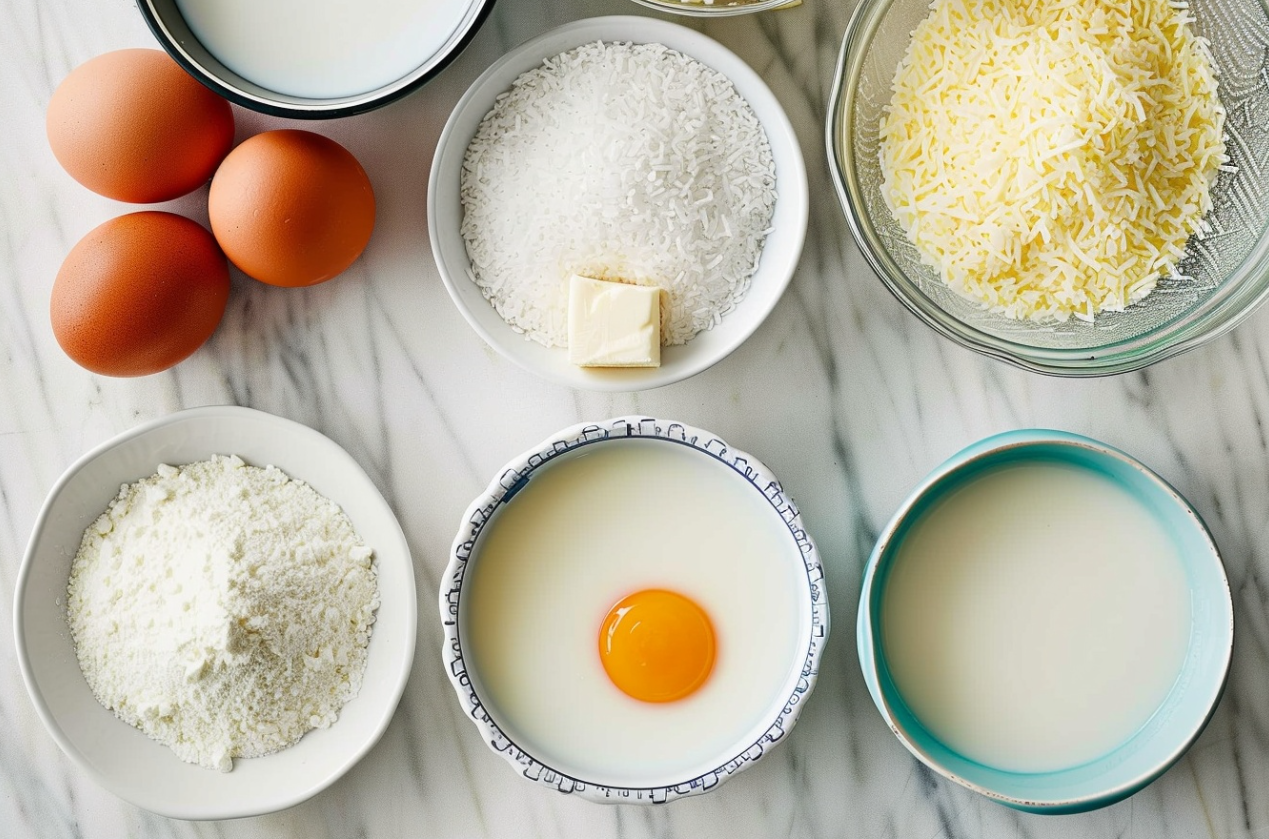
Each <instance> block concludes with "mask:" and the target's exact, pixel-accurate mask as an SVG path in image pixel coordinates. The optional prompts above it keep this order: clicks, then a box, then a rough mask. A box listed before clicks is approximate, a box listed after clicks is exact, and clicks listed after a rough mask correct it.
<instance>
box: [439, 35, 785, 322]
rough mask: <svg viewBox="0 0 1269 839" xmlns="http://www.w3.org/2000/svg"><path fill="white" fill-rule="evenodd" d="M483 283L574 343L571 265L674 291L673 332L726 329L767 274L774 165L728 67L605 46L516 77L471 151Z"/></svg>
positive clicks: (471, 212)
mask: <svg viewBox="0 0 1269 839" xmlns="http://www.w3.org/2000/svg"><path fill="white" fill-rule="evenodd" d="M460 195H461V198H462V204H463V211H464V214H463V223H462V234H463V238H464V240H465V242H466V245H467V254H468V257H469V258H470V260H471V264H472V271H471V279H472V280H473V281H474V282H475V283H476V284H477V285H478V286H480V288H481V290H482V292H483V293H484V295H485V297H486V298H487V299H488V300H489V301H490V302H491V303H492V304H493V306H494V308H495V309H496V310H497V311H498V313H499V314H500V315H501V316H502V317H503V319H504V320H506V321H507V322H508V323H509V324H511V325H512V326H513V327H514V328H515V329H517V330H518V331H521V332H523V333H524V334H525V335H526V336H527V337H529V338H531V339H533V340H535V341H538V342H539V343H542V344H545V345H546V346H557V347H562V346H566V345H567V341H568V329H567V313H568V285H569V284H568V280H569V277H571V276H572V275H573V274H580V275H582V276H588V277H594V278H596V279H615V280H620V281H623V282H629V283H634V284H637V285H655V286H659V287H660V288H662V289H664V290H665V291H666V292H667V294H666V295H664V303H663V311H662V330H661V341H662V343H663V344H667V345H669V344H682V343H684V342H686V341H688V340H690V339H691V338H692V337H693V336H694V335H696V334H697V333H698V332H700V331H701V330H702V329H708V328H710V327H711V326H714V325H716V324H718V323H719V322H720V321H721V319H722V317H723V316H724V315H726V314H727V313H728V312H730V311H731V310H732V308H733V307H734V306H735V305H736V304H737V303H738V302H739V301H740V299H741V298H742V297H743V296H744V294H745V292H746V290H747V289H748V288H749V282H750V279H751V278H752V276H753V273H754V271H756V270H757V267H758V260H759V257H760V256H761V252H762V243H763V240H764V239H765V237H766V235H767V233H768V232H769V228H770V225H771V219H772V214H773V213H774V209H775V199H776V193H775V165H774V162H773V159H772V156H771V147H770V144H769V143H768V141H767V135H766V132H765V131H764V130H763V128H762V125H761V124H760V123H759V122H758V118H757V115H756V114H754V112H753V109H752V108H751V107H750V106H749V103H747V102H746V101H745V100H744V99H743V98H742V97H741V96H740V94H739V93H737V91H736V89H735V87H733V86H732V84H731V82H730V81H729V80H728V79H727V77H726V76H724V75H722V74H721V73H719V72H717V71H716V70H713V69H711V68H709V67H706V66H705V65H704V64H702V63H700V62H699V61H696V60H695V59H693V58H689V57H687V56H684V55H682V54H680V53H678V52H675V51H674V50H671V49H669V48H668V47H665V46H663V45H661V44H627V43H594V44H588V45H585V46H582V47H579V48H577V49H574V50H570V51H568V52H565V53H562V54H561V55H558V56H555V57H554V58H549V59H547V60H546V61H545V62H543V64H542V65H541V66H540V67H537V68H535V69H533V70H530V71H528V72H527V73H524V74H523V75H521V76H520V77H519V78H518V79H516V81H515V83H514V85H513V87H512V88H511V90H510V91H508V92H507V93H504V94H502V95H501V96H500V97H499V98H498V100H497V101H496V103H495V104H494V107H493V109H492V110H491V111H490V112H489V114H488V115H486V116H485V118H484V120H483V121H482V122H481V124H480V127H479V128H478V129H477V132H476V136H475V137H474V138H473V139H472V141H471V144H470V145H469V146H468V147H467V153H466V155H465V157H464V160H463V170H462V175H461V184H460Z"/></svg>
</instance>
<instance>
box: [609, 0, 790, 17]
mask: <svg viewBox="0 0 1269 839" xmlns="http://www.w3.org/2000/svg"><path fill="white" fill-rule="evenodd" d="M634 2H635V3H638V4H639V5H640V6H644V7H645V8H649V9H656V10H657V11H658V12H669V13H670V14H672V15H683V16H684V17H734V16H736V15H750V14H753V13H754V12H765V11H767V10H768V9H779V8H782V7H784V6H789V7H790V8H794V7H796V6H798V5H800V2H801V0H749V2H745V0H740V2H736V0H728V2H724V3H723V4H721V5H713V4H710V5H706V4H705V3H703V2H701V1H700V0H696V2H689V0H634Z"/></svg>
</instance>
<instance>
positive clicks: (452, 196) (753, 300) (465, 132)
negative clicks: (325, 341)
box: [427, 17, 808, 391]
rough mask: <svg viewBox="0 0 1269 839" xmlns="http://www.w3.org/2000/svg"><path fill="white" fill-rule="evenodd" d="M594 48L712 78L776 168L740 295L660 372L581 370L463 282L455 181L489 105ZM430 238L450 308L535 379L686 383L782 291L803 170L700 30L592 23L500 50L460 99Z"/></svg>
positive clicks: (795, 238) (432, 194)
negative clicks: (633, 52) (759, 240)
mask: <svg viewBox="0 0 1269 839" xmlns="http://www.w3.org/2000/svg"><path fill="white" fill-rule="evenodd" d="M595 41H628V42H634V43H661V44H664V45H666V46H667V47H670V48H671V49H674V50H677V51H679V52H681V53H683V54H684V55H687V56H690V57H691V58H695V59H696V60H698V61H700V62H702V63H703V64H706V65H708V66H709V67H712V68H713V69H715V70H717V71H719V72H720V73H722V74H723V75H725V76H726V77H727V78H729V79H730V80H731V82H732V84H734V85H735V87H736V90H737V91H738V92H739V93H740V95H741V96H743V97H744V98H745V100H746V101H747V102H748V103H749V105H750V106H751V107H752V108H753V110H754V113H756V114H757V115H758V119H759V121H761V123H762V126H763V128H764V129H765V130H766V132H767V139H768V140H769V142H770V144H771V153H772V157H773V158H774V161H775V167H776V191H777V193H778V197H777V199H776V206H775V217H774V218H773V219H772V232H771V234H770V235H768V236H767V239H766V242H765V244H764V246H763V251H762V260H761V262H760V264H759V266H758V270H757V272H756V273H755V274H754V276H753V282H752V285H751V287H750V289H749V292H748V294H747V295H746V296H745V298H744V300H742V301H741V302H740V303H739V305H737V306H736V308H735V310H733V311H732V312H731V313H730V314H728V315H727V316H725V317H724V318H723V320H722V323H720V324H719V325H718V326H716V327H714V328H713V329H709V330H705V331H703V332H701V333H700V334H699V335H697V336H696V337H695V338H693V339H692V340H691V341H688V342H687V343H686V344H683V345H680V346H675V347H665V348H664V349H663V351H662V354H661V366H660V367H657V368H640V369H625V370H622V369H599V368H589V369H587V368H581V367H575V366H573V365H572V364H569V361H568V352H567V350H564V349H560V348H547V347H544V346H542V345H540V344H538V343H536V342H534V341H530V340H528V339H526V338H525V337H524V336H523V335H520V334H518V333H516V332H515V331H514V330H513V329H512V328H511V327H510V326H508V325H507V323H506V322H505V321H504V320H503V319H502V317H501V316H500V315H499V314H498V313H497V312H496V311H495V310H494V308H493V306H491V305H490V304H489V302H488V301H487V300H485V298H484V297H483V296H482V295H481V291H480V288H478V287H477V286H476V284H475V283H473V282H472V281H471V280H470V279H469V277H468V270H469V269H470V267H471V263H470V261H469V260H468V258H467V249H466V246H465V245H464V243H463V237H462V234H461V232H460V226H461V225H462V220H463V208H462V202H461V200H460V199H459V175H460V173H461V171H462V165H463V155H464V154H465V153H466V151H467V146H468V144H469V143H470V142H471V139H472V137H474V136H475V135H476V129H477V127H478V126H479V125H480V121H481V120H482V119H484V117H485V114H487V113H488V112H489V110H490V108H492V107H493V104H494V100H495V99H496V98H497V97H498V96H499V95H500V94H502V93H504V92H506V91H507V90H509V89H510V88H511V85H512V83H513V82H514V81H515V79H516V78H517V77H518V76H519V75H520V74H521V73H524V72H526V71H528V70H531V69H533V68H534V67H537V66H538V65H540V64H541V63H542V61H543V60H545V59H547V58H550V57H552V56H555V55H558V54H560V53H561V52H564V51H566V50H570V49H573V48H575V47H579V46H582V45H584V44H587V43H593V42H595ZM427 215H428V231H429V233H430V234H431V239H432V254H433V256H434V257H435V259H436V265H437V268H438V269H439V270H440V274H441V279H442V280H443V281H444V283H445V288H446V289H447V290H448V291H449V294H450V297H452V298H453V300H454V303H455V305H457V306H458V310H459V311H460V312H462V315H463V317H464V318H466V319H467V322H468V323H469V324H471V326H472V328H473V329H475V330H476V333H477V334H478V335H480V337H481V338H483V339H485V341H486V342H487V343H488V344H489V345H490V346H492V347H493V348H494V349H495V350H497V351H498V352H499V353H501V354H502V355H504V356H506V357H507V358H509V359H510V360H512V361H514V362H515V363H516V364H518V365H520V366H521V367H523V368H525V369H526V370H529V371H531V372H533V373H537V374H538V375H540V376H542V377H544V378H546V379H550V380H551V381H554V382H557V383H559V384H563V385H567V386H569V387H574V388H579V389H582V390H602V391H633V390H646V389H649V388H655V387H661V386H663V385H668V384H671V383H673V382H677V381H680V380H682V379H686V378H687V377H688V376H692V375H695V374H696V373H699V372H701V371H702V370H705V369H707V368H708V367H710V366H712V365H714V364H716V363H717V362H719V361H721V360H722V359H723V358H726V357H727V355H728V354H730V353H731V352H732V351H733V350H735V349H736V347H738V346H740V345H741V344H742V343H743V342H744V340H745V339H746V338H748V337H749V336H750V335H751V334H753V332H754V330H755V329H757V328H758V326H759V325H760V324H761V323H762V322H763V320H765V319H766V317H767V315H768V314H769V313H770V312H771V310H772V309H773V308H775V305H776V303H777V302H778V301H779V300H780V295H781V294H783V293H784V289H785V287H786V286H787V285H788V284H789V280H790V279H791V278H792V276H793V270H794V269H795V268H796V267H797V264H798V259H799V257H800V256H801V254H802V243H803V240H804V239H805V237H806V224H807V217H808V196H807V184H806V165H805V163H804V162H803V160H802V151H801V148H800V147H799V145H798V139H797V135H796V134H795V133H794V132H793V126H792V125H790V124H789V119H788V117H787V116H785V113H784V110H783V108H781V107H780V103H779V102H778V101H776V98H775V96H774V95H773V94H772V93H771V90H770V88H768V87H767V85H766V84H765V83H764V82H763V81H762V79H761V78H760V77H759V76H758V74H757V73H755V72H754V71H753V70H752V69H750V67H749V65H748V64H746V63H745V62H744V61H742V60H741V59H740V58H738V57H737V56H736V55H735V54H734V53H732V52H730V51H729V50H728V49H727V48H725V47H724V46H722V45H721V44H719V43H718V42H717V41H715V40H713V39H712V38H709V37H707V36H705V35H702V34H700V33H699V32H694V31H692V30H691V29H688V28H686V27H683V26H679V25H678V24H675V23H668V22H666V21H663V20H657V19H654V18H645V17H598V18H589V19H587V20H579V21H576V22H574V23H568V24H565V25H564V26H561V27H559V28H557V29H552V30H551V31H550V32H547V33H546V34H545V35H541V36H539V37H537V38H534V39H532V40H530V41H528V42H526V43H524V44H522V45H521V46H519V47H517V48H516V49H514V50H512V51H511V52H509V53H507V54H506V55H505V56H503V57H502V58H501V59H499V60H498V61H496V62H494V64H493V65H492V66H491V67H490V68H489V69H488V70H486V71H485V72H484V73H483V74H482V75H481V76H480V78H478V79H476V81H475V82H474V83H473V84H472V86H471V87H470V88H468V90H467V92H466V93H465V94H464V95H463V98H462V99H460V100H459V101H458V104H457V105H456V106H455V107H454V111H453V113H452V114H450V118H449V121H448V122H447V123H446V124H445V129H444V131H442V132H441V137H440V140H439V142H438V143H437V146H436V157H435V159H434V160H433V162H432V174H431V179H430V181H429V183H428V193H427Z"/></svg>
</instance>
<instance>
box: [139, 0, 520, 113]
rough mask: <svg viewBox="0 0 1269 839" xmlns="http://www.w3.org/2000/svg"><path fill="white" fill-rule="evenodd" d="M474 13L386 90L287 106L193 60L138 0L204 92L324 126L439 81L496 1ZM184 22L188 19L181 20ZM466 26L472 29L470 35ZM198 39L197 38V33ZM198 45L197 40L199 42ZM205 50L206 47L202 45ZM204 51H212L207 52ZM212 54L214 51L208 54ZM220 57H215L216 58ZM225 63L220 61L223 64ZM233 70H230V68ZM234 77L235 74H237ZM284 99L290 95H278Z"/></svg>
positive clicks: (159, 37)
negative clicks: (324, 122)
mask: <svg viewBox="0 0 1269 839" xmlns="http://www.w3.org/2000/svg"><path fill="white" fill-rule="evenodd" d="M469 2H470V3H471V4H472V6H473V7H474V14H473V15H472V16H471V17H470V18H469V19H468V20H466V21H465V22H464V23H460V24H459V27H458V29H456V30H455V32H456V33H460V34H459V37H458V38H457V39H455V40H453V41H452V42H450V43H449V44H448V46H442V48H441V51H439V52H437V53H435V54H433V55H431V56H428V57H427V58H425V59H423V60H422V61H420V62H419V64H418V65H417V66H416V67H415V69H414V70H412V71H410V72H409V73H407V74H406V75H404V76H402V77H401V78H399V79H397V80H395V81H392V82H389V83H387V84H385V85H381V86H379V87H377V88H375V89H373V90H368V91H365V92H363V93H357V94H353V95H351V96H339V97H332V98H330V99H322V98H309V97H300V96H296V97H288V98H289V99H294V100H296V101H295V102H282V101H279V100H273V99H266V98H263V97H260V96H257V95H255V94H253V93H251V92H249V91H246V90H243V89H242V88H240V87H238V86H236V85H235V84H233V83H232V82H230V81H227V80H225V79H223V78H221V77H220V76H219V75H218V74H217V73H215V72H213V71H212V70H210V69H208V68H207V67H206V66H204V64H203V62H201V61H200V60H199V59H198V58H197V57H195V56H194V55H192V54H191V53H190V52H189V51H188V50H187V49H186V48H185V47H184V45H183V44H182V43H181V41H180V39H178V38H177V37H175V36H174V35H173V33H172V31H171V30H170V29H169V28H168V25H167V22H166V21H165V20H164V18H163V15H162V14H161V13H160V12H159V11H158V9H157V8H156V0H137V3H136V6H137V9H138V10H139V11H140V12H141V17H142V18H144V20H145V22H146V25H147V26H148V27H149V28H150V32H151V33H152V34H153V35H154V38H155V40H156V41H158V42H159V46H161V47H162V48H163V51H164V52H166V53H167V54H168V55H169V56H171V57H172V60H174V61H175V62H176V63H177V64H179V65H180V66H181V67H182V68H184V70H185V71H186V72H187V73H189V74H190V75H191V76H193V77H194V78H195V79H197V80H198V81H199V82H200V83H202V85H203V86H204V87H206V88H207V89H209V90H210V91H212V92H213V93H215V94H216V95H217V96H221V97H223V98H225V99H227V100H229V101H230V102H233V103H234V104H236V105H241V106H242V107H244V108H247V109H249V110H252V111H256V112H258V113H262V114H268V115H270V116H276V117H287V118H289V119H306V120H321V119H335V118H338V117H349V116H355V115H356V114H363V113H366V112H367V111H373V110H375V109H376V108H381V107H383V106H384V105H388V104H390V103H392V102H396V101H397V100H398V99H402V98H404V97H406V96H408V95H410V94H411V93H413V92H414V91H416V90H418V89H419V88H421V87H422V86H423V85H425V84H427V83H428V82H429V81H431V80H432V79H434V78H436V76H437V75H439V74H440V73H441V71H442V70H444V69H445V68H446V67H448V66H449V65H450V63H452V62H453V61H454V59H456V58H458V56H459V55H460V54H461V53H462V52H463V50H465V49H467V47H468V45H469V44H471V42H472V41H473V40H474V39H475V37H476V34H477V33H478V32H479V31H480V28H481V27H482V26H483V25H484V23H485V20H486V19H487V18H488V17H489V14H490V12H492V11H493V6H494V3H495V2H496V0H469ZM163 5H171V6H172V7H173V8H174V9H175V12H176V14H178V15H181V12H180V9H178V8H176V5H175V3H171V4H163ZM181 17H182V18H183V17H184V15H181ZM464 25H465V26H466V29H464V28H463V27H464ZM191 36H192V33H191ZM195 40H197V39H196V38H195ZM199 45H200V46H202V44H201V42H200V43H199ZM203 49H205V50H206V49H207V48H206V47H205V46H204V47H203ZM207 52H208V53H209V54H210V53H211V51H210V50H207ZM213 57H215V56H213ZM217 62H219V59H217ZM424 67H426V68H427V69H426V70H424V71H423V72H422V73H419V75H417V76H414V74H415V73H417V72H418V71H419V69H420V68H424ZM226 69H228V68H226ZM231 72H232V71H231ZM258 87H260V88H261V89H262V90H268V88H266V87H265V86H264V85H258ZM270 93H273V91H270ZM275 95H278V96H282V95H285V94H275Z"/></svg>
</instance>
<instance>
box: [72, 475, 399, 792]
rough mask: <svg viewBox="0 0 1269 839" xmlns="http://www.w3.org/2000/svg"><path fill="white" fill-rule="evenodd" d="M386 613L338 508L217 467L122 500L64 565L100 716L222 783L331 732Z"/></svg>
mask: <svg viewBox="0 0 1269 839" xmlns="http://www.w3.org/2000/svg"><path fill="white" fill-rule="evenodd" d="M378 607H379V594H378V580H377V573H376V570H375V568H374V566H373V564H372V560H371V550H370V548H368V547H367V546H366V545H365V544H364V543H363V542H362V541H361V539H360V538H359V537H358V536H357V534H356V533H355V532H354V530H353V527H352V523H351V522H350V521H349V520H348V517H347V516H346V515H345V514H344V512H343V511H342V510H340V508H339V507H338V506H336V505H335V504H334V503H332V502H331V501H329V500H328V499H326V498H324V497H323V496H321V495H319V494H318V493H317V492H316V491H314V490H313V489H312V488H311V487H310V486H308V485H307V484H305V483H303V482H302V481H296V480H292V479H291V478H289V477H287V475H285V474H284V473H283V472H281V471H280V470H278V469H276V468H274V467H272V466H269V467H265V468H259V467H254V466H247V465H246V464H244V463H243V461H242V460H240V459H239V458H237V457H232V456H230V457H223V456H213V457H212V458H211V459H210V460H207V461H201V462H198V463H191V464H189V465H187V466H182V467H173V466H167V465H161V466H159V468H158V472H157V473H156V474H155V475H152V476H150V477H149V478H146V479H144V480H142V481H138V482H136V483H134V484H127V485H124V486H123V487H122V488H121V489H120V491H119V495H118V496H117V497H116V498H115V499H114V500H113V501H112V502H111V503H110V507H109V508H108V509H107V510H106V512H105V513H103V514H102V515H101V516H100V517H99V518H98V519H97V520H96V521H95V522H94V523H93V524H92V525H90V526H89V528H88V530H87V531H85V533H84V538H83V541H82V543H81V544H80V548H79V552H78V554H77V555H76V556H75V559H74V562H73V563H72V565H71V574H70V583H69V586H68V601H67V620H68V623H69V624H70V630H71V635H72V636H73V638H74V641H75V649H76V654H77V656H78V657H79V665H80V668H81V669H82V670H83V673H84V677H85V679H87V681H88V685H89V687H90V688H91V689H92V691H93V694H94V695H95V696H96V697H97V699H98V700H99V701H100V702H101V703H102V704H103V705H105V706H106V707H107V708H109V709H111V710H112V711H114V713H115V714H116V716H118V717H119V718H120V719H122V720H124V721H125V722H127V723H129V724H131V725H134V726H136V727H137V728H139V729H141V730H142V731H143V732H145V733H146V734H147V735H149V736H150V737H152V738H153V739H155V740H157V741H158V742H160V743H163V744H164V745H166V746H168V747H170V748H171V749H172V751H174V752H175V753H176V755H177V756H178V757H180V758H181V759H182V760H185V761H188V762H190V763H197V764H198V765H200V766H205V767H207V768H209V769H219V770H221V771H222V772H228V771H229V770H230V769H232V768H233V758H235V757H260V756H262V755H267V754H271V753H273V752H276V751H278V750H280V749H283V748H286V747H287V746H290V745H292V744H293V743H295V742H296V741H297V740H299V739H300V737H302V736H303V735H304V734H305V733H306V732H307V731H309V730H311V729H313V728H326V727H328V726H330V725H331V723H333V722H334V721H335V720H336V718H337V717H338V715H339V710H340V709H341V708H342V707H343V705H344V704H345V703H346V702H348V701H349V700H350V699H352V698H353V697H354V696H356V695H357V692H358V691H359V690H360V688H361V680H362V675H363V673H364V671H365V667H366V648H367V645H368V643H369V640H370V632H371V627H372V625H373V623H374V620H375V611H376V609H378Z"/></svg>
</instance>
